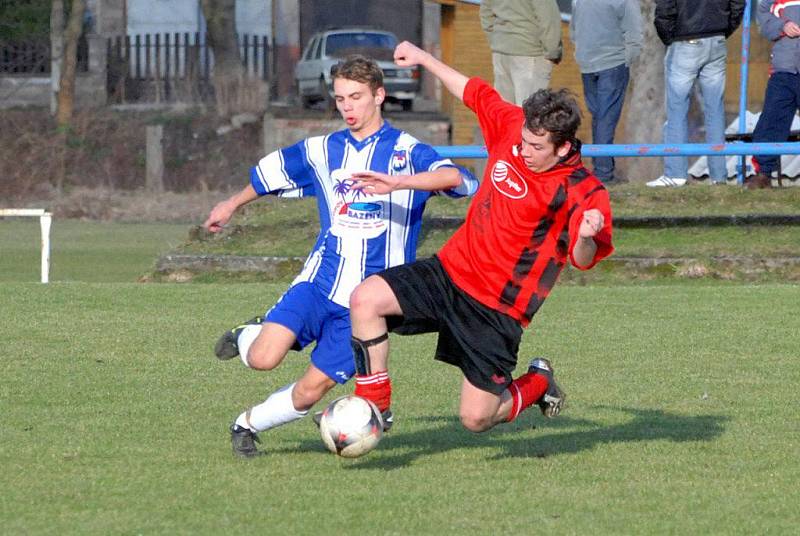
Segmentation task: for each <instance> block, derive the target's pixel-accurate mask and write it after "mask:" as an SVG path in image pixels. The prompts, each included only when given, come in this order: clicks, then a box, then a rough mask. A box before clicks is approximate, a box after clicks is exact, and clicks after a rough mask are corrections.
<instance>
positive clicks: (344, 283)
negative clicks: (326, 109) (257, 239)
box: [250, 122, 478, 307]
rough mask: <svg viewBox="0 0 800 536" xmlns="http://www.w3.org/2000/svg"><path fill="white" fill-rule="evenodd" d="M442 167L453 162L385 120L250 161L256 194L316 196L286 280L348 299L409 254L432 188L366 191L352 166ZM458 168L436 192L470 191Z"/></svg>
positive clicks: (394, 170)
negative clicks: (316, 225)
mask: <svg viewBox="0 0 800 536" xmlns="http://www.w3.org/2000/svg"><path fill="white" fill-rule="evenodd" d="M440 167H455V165H454V164H453V162H452V161H450V160H449V159H443V158H441V157H440V156H439V155H438V154H437V153H436V151H434V150H433V148H432V147H430V146H429V145H426V144H423V143H421V142H420V141H418V140H417V139H415V138H414V137H413V136H411V135H409V134H408V133H406V132H403V131H400V130H398V129H396V128H394V127H392V126H391V125H390V124H389V123H387V122H384V123H383V126H382V127H381V128H380V130H378V132H376V133H375V134H373V135H372V136H369V137H368V138H366V139H364V140H362V141H358V140H356V139H355V138H354V137H353V136H352V135H351V134H350V131H349V130H346V129H345V130H340V131H338V132H334V133H333V134H329V135H327V136H317V137H312V138H308V139H305V140H303V141H301V142H298V143H297V144H295V145H292V146H290V147H286V148H284V149H280V150H278V151H275V152H273V153H270V154H268V155H267V156H265V157H264V158H262V159H261V161H259V163H258V164H257V165H256V166H255V167H253V169H252V170H251V173H250V183H251V184H252V185H253V188H255V190H256V192H257V193H258V194H259V195H267V194H274V195H279V196H282V197H304V196H310V195H313V196H316V198H317V206H318V208H319V221H320V234H319V237H318V238H317V242H316V244H315V245H314V248H313V249H312V251H311V253H310V254H309V256H308V259H306V262H305V265H304V267H303V270H302V271H301V272H300V274H299V275H298V276H297V277H296V278H295V280H294V282H293V283H292V284H293V285H294V284H297V283H300V282H305V281H309V282H314V284H316V285H317V286H318V287H319V288H320V289H321V290H322V291H323V292H324V293H326V294H327V296H328V298H329V299H330V300H331V301H333V302H334V303H337V304H339V305H342V306H344V307H349V301H350V294H351V293H352V291H353V289H354V288H355V287H356V285H358V284H359V283H360V282H361V281H362V280H363V279H364V278H365V277H367V276H369V275H371V274H374V273H375V272H378V271H381V270H384V269H385V268H388V267H390V266H396V265H398V264H403V263H406V262H410V261H413V260H414V259H415V257H416V250H417V239H418V237H419V232H420V227H421V224H422V211H423V209H424V207H425V203H426V201H427V200H428V198H429V197H430V196H431V195H432V194H434V192H425V191H418V190H398V191H395V192H392V193H390V194H385V195H371V194H365V193H364V192H362V191H359V190H354V189H353V188H352V186H353V181H352V180H351V179H350V177H351V174H352V173H354V172H356V171H364V170H371V171H378V172H382V173H388V174H392V175H412V174H415V173H420V172H424V171H433V170H436V169H438V168H440ZM461 171H462V173H461V176H462V182H461V185H459V186H458V187H457V188H455V189H452V190H448V191H444V192H435V193H442V194H445V195H448V196H451V197H462V196H465V195H472V194H473V193H474V192H475V191H476V190H477V187H478V182H477V180H476V179H475V177H474V176H473V175H472V174H471V173H469V172H468V171H466V170H463V169H462V170H461Z"/></svg>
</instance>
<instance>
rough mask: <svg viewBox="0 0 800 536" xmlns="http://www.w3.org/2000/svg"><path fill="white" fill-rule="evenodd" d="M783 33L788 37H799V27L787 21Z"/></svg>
mask: <svg viewBox="0 0 800 536" xmlns="http://www.w3.org/2000/svg"><path fill="white" fill-rule="evenodd" d="M783 33H784V34H786V35H787V36H788V37H800V26H798V24H797V23H796V22H794V21H791V20H790V21H788V22H787V23H786V24H784V25H783Z"/></svg>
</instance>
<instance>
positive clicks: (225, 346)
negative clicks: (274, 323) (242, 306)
mask: <svg viewBox="0 0 800 536" xmlns="http://www.w3.org/2000/svg"><path fill="white" fill-rule="evenodd" d="M263 321H264V319H263V318H261V317H260V316H256V317H253V318H251V319H250V320H248V321H247V322H245V323H244V324H240V325H238V326H236V327H235V328H233V329H229V330H228V331H226V332H225V333H223V334H222V337H220V338H219V340H218V341H217V344H216V345H215V346H214V355H216V356H217V359H221V360H223V361H225V360H228V359H232V358H234V357H236V356H237V355H239V343H238V341H239V334H240V333H241V332H242V330H243V329H244V328H246V327H247V326H252V325H256V324H261V322H263Z"/></svg>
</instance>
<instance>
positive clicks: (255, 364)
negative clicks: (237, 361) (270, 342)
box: [247, 345, 284, 370]
mask: <svg viewBox="0 0 800 536" xmlns="http://www.w3.org/2000/svg"><path fill="white" fill-rule="evenodd" d="M283 357H284V356H282V355H278V354H276V353H275V352H274V351H272V349H271V348H270V347H269V346H267V347H263V348H261V347H257V346H256V345H253V346H251V347H250V350H249V351H248V352H247V364H248V365H250V368H254V369H256V370H272V369H274V368H275V367H277V366H278V365H280V364H281V361H283Z"/></svg>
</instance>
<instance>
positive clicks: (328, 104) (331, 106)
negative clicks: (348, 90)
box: [319, 77, 336, 110]
mask: <svg viewBox="0 0 800 536" xmlns="http://www.w3.org/2000/svg"><path fill="white" fill-rule="evenodd" d="M319 94H320V95H322V102H323V103H324V104H325V109H326V110H335V109H336V100H335V99H334V98H333V97H331V94H330V93H329V92H328V84H326V83H325V79H324V78H323V77H320V79H319Z"/></svg>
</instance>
